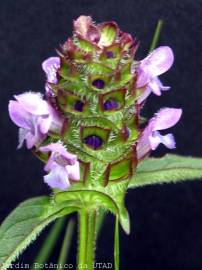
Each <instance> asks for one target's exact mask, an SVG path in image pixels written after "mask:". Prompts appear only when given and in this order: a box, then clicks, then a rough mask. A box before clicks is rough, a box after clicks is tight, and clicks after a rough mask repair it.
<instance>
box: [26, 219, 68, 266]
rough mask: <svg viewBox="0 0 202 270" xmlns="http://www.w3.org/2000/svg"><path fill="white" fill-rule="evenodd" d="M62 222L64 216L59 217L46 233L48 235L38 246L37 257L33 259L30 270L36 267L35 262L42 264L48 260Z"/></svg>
mask: <svg viewBox="0 0 202 270" xmlns="http://www.w3.org/2000/svg"><path fill="white" fill-rule="evenodd" d="M64 222H65V218H60V219H58V220H57V221H56V222H55V224H54V225H53V226H52V228H51V230H50V232H49V233H48V236H47V237H46V239H45V241H44V243H43V245H42V247H41V248H40V250H39V252H38V255H37V257H36V258H35V260H34V263H33V264H32V268H31V269H32V270H34V269H35V268H36V267H35V263H37V264H44V263H46V262H47V261H48V259H49V258H50V256H51V253H52V251H53V249H54V247H55V244H56V242H57V239H58V236H59V234H60V232H61V230H62V227H63V225H64Z"/></svg>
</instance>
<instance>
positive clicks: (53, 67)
mask: <svg viewBox="0 0 202 270" xmlns="http://www.w3.org/2000/svg"><path fill="white" fill-rule="evenodd" d="M59 67H60V58H59V57H49V58H48V59H46V60H45V61H44V62H43V63H42V69H43V70H44V72H45V73H46V77H47V83H46V86H45V89H46V92H47V94H48V95H52V94H53V93H52V89H51V88H50V86H49V84H48V83H55V84H56V83H57V82H58V79H57V70H58V69H59Z"/></svg>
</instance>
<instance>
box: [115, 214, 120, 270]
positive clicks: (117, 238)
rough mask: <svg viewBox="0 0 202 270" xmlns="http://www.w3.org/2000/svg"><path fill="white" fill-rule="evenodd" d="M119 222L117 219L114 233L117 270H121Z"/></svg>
mask: <svg viewBox="0 0 202 270" xmlns="http://www.w3.org/2000/svg"><path fill="white" fill-rule="evenodd" d="M119 253H120V251H119V220H118V217H116V221H115V232H114V266H115V270H119V256H120V254H119Z"/></svg>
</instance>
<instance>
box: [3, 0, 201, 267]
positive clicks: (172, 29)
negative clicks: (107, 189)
mask: <svg viewBox="0 0 202 270" xmlns="http://www.w3.org/2000/svg"><path fill="white" fill-rule="evenodd" d="M81 14H85V15H92V16H93V19H94V20H96V21H97V22H102V21H107V20H115V21H117V23H118V24H119V26H120V28H121V29H122V30H123V31H125V32H129V33H131V34H132V35H133V36H136V37H137V38H138V39H139V40H140V41H141V46H140V48H139V51H138V54H137V58H138V59H142V58H144V57H145V56H146V54H147V50H148V48H149V45H150V42H151V39H152V35H153V31H154V29H155V26H156V23H157V20H158V19H159V18H161V19H163V20H164V27H163V32H162V34H161V37H160V42H159V45H168V46H170V47H172V49H173V51H174V54H175V64H174V66H173V67H172V69H171V70H170V71H169V72H168V73H166V74H165V75H163V76H162V77H161V78H162V79H163V82H164V83H165V84H167V85H170V86H172V89H171V91H169V92H167V93H164V94H163V96H162V97H156V96H153V95H152V96H151V97H150V98H149V101H148V103H147V106H146V107H145V111H144V112H145V115H146V116H148V117H150V116H152V115H153V113H154V112H155V111H157V110H158V109H159V108H160V107H163V106H170V107H182V108H183V110H184V113H183V117H182V120H181V122H180V123H179V124H178V125H177V126H176V127H174V128H173V129H172V132H173V133H174V134H175V137H176V141H177V149H176V150H175V153H178V154H181V155H192V156H202V147H201V142H202V129H201V127H202V111H201V108H202V79H201V72H202V65H201V60H202V59H201V55H202V50H201V45H202V32H201V29H202V2H201V1H199V0H178V1H177V0H167V1H163V0H158V1H149V0H136V1H132V0H121V1H119V0H117V1H115V0H108V1H107V0H97V1H95V0H83V1H81V0H71V1H68V0H64V1H62V0H61V1H60V0H49V1H45V0H32V1H31V0H27V1H26V0H18V1H14V0H1V1H0V108H1V118H0V119H1V121H0V123H1V125H0V130H1V132H0V136H1V139H0V150H1V151H0V154H1V161H0V162H1V163H0V176H1V180H0V181H1V185H0V188H1V190H0V221H2V220H3V219H4V218H5V216H6V215H7V214H8V213H9V212H10V211H11V210H12V209H13V208H14V207H15V206H16V205H17V204H18V203H19V202H21V201H23V200H25V199H27V198H29V197H32V196H38V195H43V194H49V192H50V191H49V189H48V187H47V186H46V185H45V184H44V183H43V178H42V176H43V174H44V173H43V165H42V164H41V163H40V161H38V160H37V159H36V158H35V157H33V156H32V154H31V152H29V151H27V150H26V149H25V148H23V149H22V150H19V151H17V150H16V145H17V128H16V127H15V126H14V124H13V123H12V122H11V121H10V119H9V117H8V112H7V104H8V100H9V99H12V96H13V95H14V94H20V93H22V92H24V91H27V90H33V91H41V92H43V91H44V80H45V76H44V74H43V71H42V70H41V62H42V61H43V60H44V59H46V58H47V57H49V56H52V55H55V48H57V47H58V45H59V44H60V43H62V42H63V41H65V40H66V38H67V37H68V36H71V31H72V20H73V19H76V18H77V17H78V16H79V15H81ZM165 152H167V150H166V149H165V148H164V147H163V146H161V147H160V148H159V150H158V151H157V152H156V154H155V155H162V154H163V153H165ZM126 205H127V207H128V209H129V212H130V216H131V226H132V233H131V235H130V236H126V235H124V233H123V232H122V233H121V269H138V270H147V269H148V270H153V269H155V270H157V269H169V270H173V269H174V270H175V269H176V270H185V269H186V270H188V269H189V270H201V269H202V183H201V182H200V181H193V182H188V183H183V184H176V185H173V184H169V185H163V186H152V187H145V188H142V189H136V190H131V191H129V192H128V194H127V199H126ZM113 222H114V221H113V218H112V217H110V216H108V218H107V220H106V221H105V224H104V228H103V230H102V237H100V239H99V242H98V248H97V260H98V261H99V262H112V260H113V226H114V223H113ZM44 235H45V234H44V233H43V236H44ZM43 236H42V237H40V238H39V240H38V241H37V242H36V243H35V244H33V245H32V246H31V247H30V248H29V249H28V251H26V252H25V253H24V255H23V256H22V257H21V261H23V262H24V263H30V262H31V260H32V258H33V257H34V255H35V254H36V251H37V249H38V248H39V246H40V245H41V242H42V240H43ZM59 241H61V238H60V239H59ZM58 247H59V245H58ZM75 248H76V238H75V239H74V247H73V250H72V252H71V255H70V261H71V262H74V257H75ZM56 258H57V250H56V251H55V253H54V255H53V256H52V258H51V261H55V260H56Z"/></svg>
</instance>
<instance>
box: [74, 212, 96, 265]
mask: <svg viewBox="0 0 202 270" xmlns="http://www.w3.org/2000/svg"><path fill="white" fill-rule="evenodd" d="M96 217H97V214H96V211H95V210H86V209H82V210H81V211H80V212H79V245H78V263H77V269H88V270H92V269H93V262H94V256H95V240H96Z"/></svg>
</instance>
